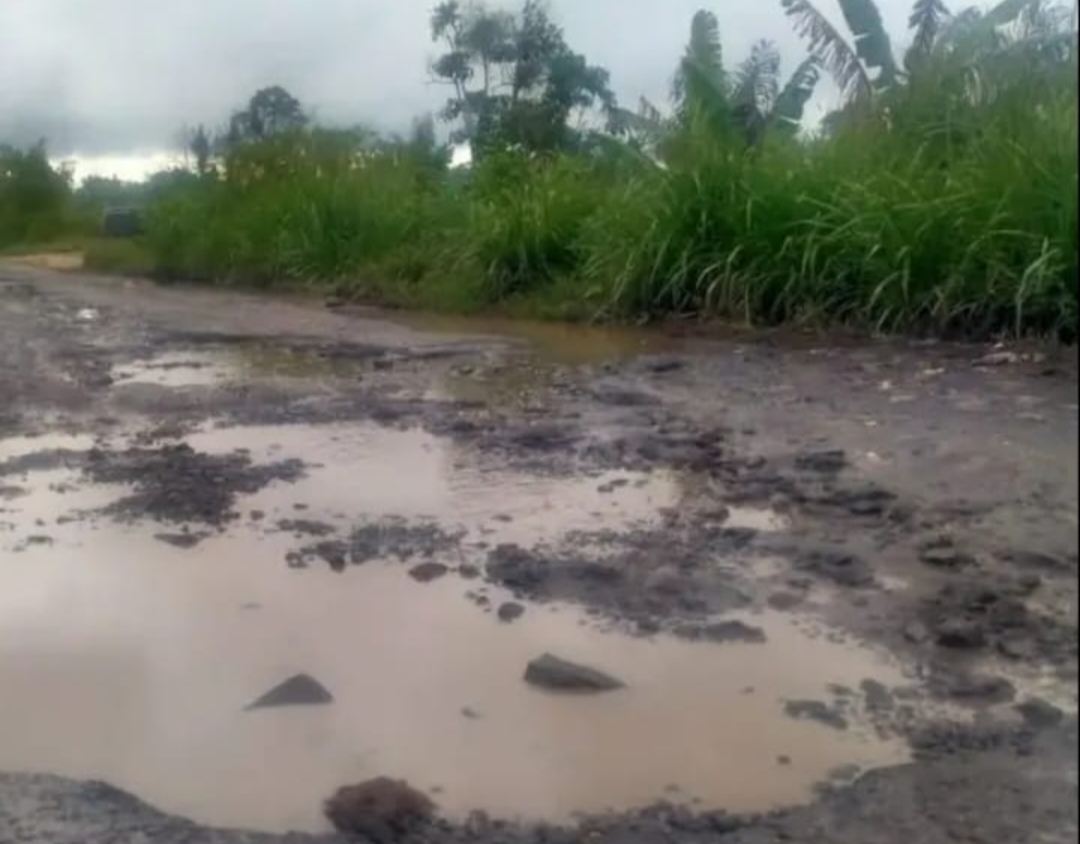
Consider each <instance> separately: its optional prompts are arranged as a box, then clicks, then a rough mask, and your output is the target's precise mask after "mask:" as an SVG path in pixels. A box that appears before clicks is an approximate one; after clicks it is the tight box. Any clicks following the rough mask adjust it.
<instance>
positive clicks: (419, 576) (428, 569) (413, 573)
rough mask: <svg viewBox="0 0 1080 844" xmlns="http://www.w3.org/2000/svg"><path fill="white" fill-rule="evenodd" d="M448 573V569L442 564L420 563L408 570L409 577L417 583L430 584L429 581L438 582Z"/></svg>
mask: <svg viewBox="0 0 1080 844" xmlns="http://www.w3.org/2000/svg"><path fill="white" fill-rule="evenodd" d="M448 571H450V569H449V568H447V567H446V566H444V565H443V564H442V563H420V565H418V566H413V567H412V568H411V569H409V577H411V578H412V579H413V580H415V581H417V582H418V583H431V581H433V580H438V579H439V578H440V577H442V576H443V575H445V574H446V573H447V572H448Z"/></svg>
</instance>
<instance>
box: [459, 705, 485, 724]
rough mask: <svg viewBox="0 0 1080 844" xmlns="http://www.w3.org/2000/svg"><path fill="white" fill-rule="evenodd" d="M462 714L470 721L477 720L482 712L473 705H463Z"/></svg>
mask: <svg viewBox="0 0 1080 844" xmlns="http://www.w3.org/2000/svg"><path fill="white" fill-rule="evenodd" d="M461 714H462V716H463V717H465V718H468V719H469V720H470V721H476V720H479V719H480V718H481V717H482V716H481V715H480V713H479V712H477V711H476V710H475V709H473V708H472V707H471V706H464V707H462V709H461Z"/></svg>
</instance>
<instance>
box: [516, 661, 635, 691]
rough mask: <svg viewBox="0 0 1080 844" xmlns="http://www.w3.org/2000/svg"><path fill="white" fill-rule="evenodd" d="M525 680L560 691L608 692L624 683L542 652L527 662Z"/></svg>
mask: <svg viewBox="0 0 1080 844" xmlns="http://www.w3.org/2000/svg"><path fill="white" fill-rule="evenodd" d="M525 682H526V683H529V684H530V685H533V686H539V687H540V688H544V689H551V690H554V691H562V692H609V691H612V690H614V689H621V688H623V687H624V685H625V684H624V683H623V682H622V681H621V680H617V679H615V678H614V677H612V676H610V675H609V674H605V673H603V672H602V671H597V670H596V669H595V668H589V667H588V666H584V665H578V664H577V663H574V662H569V661H567V660H565V659H560V658H559V657H557V656H553V655H552V654H544V655H543V656H541V657H537V658H536V659H534V660H533V661H532V662H530V663H529V665H528V667H527V668H526V669H525Z"/></svg>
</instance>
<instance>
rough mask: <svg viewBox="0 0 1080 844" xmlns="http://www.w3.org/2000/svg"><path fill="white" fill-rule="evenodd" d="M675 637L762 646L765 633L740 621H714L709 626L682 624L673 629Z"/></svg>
mask: <svg viewBox="0 0 1080 844" xmlns="http://www.w3.org/2000/svg"><path fill="white" fill-rule="evenodd" d="M674 632H675V635H676V636H681V637H682V638H684V639H693V640H701V641H706V642H716V643H717V644H724V643H727V642H742V643H744V644H757V645H760V644H763V643H764V642H765V641H766V637H765V631H764V630H762V629H761V628H760V627H754V626H752V625H749V624H745V623H744V622H742V621H714V622H712V623H711V624H683V625H680V626H679V627H676V628H675V631H674Z"/></svg>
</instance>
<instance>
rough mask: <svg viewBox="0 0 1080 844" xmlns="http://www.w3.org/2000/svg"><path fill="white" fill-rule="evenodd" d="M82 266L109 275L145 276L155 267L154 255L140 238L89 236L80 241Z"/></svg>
mask: <svg viewBox="0 0 1080 844" xmlns="http://www.w3.org/2000/svg"><path fill="white" fill-rule="evenodd" d="M82 254H83V266H84V267H86V269H88V270H93V271H94V272H99V273H108V274H110V275H124V276H146V275H150V274H151V273H153V271H154V268H155V262H154V256H153V254H152V253H151V252H150V250H149V249H147V247H146V246H145V245H144V244H143V242H142V241H141V240H138V239H132V238H114V237H110V238H102V237H96V238H89V239H88V240H86V241H84V242H83V243H82Z"/></svg>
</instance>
